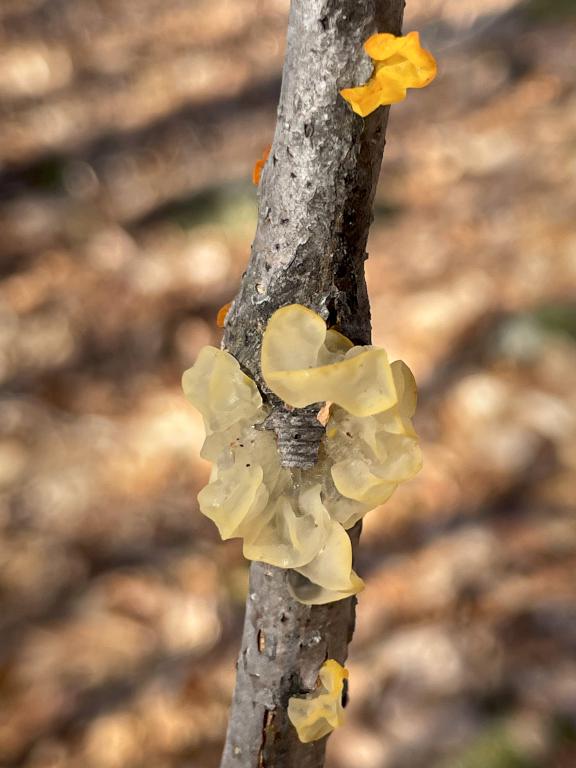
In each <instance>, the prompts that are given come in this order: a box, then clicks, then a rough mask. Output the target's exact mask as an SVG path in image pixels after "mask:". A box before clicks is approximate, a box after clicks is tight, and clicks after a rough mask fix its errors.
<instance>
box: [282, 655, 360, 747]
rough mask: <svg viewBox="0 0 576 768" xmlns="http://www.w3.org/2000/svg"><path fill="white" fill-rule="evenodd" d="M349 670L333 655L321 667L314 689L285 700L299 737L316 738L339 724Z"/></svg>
mask: <svg viewBox="0 0 576 768" xmlns="http://www.w3.org/2000/svg"><path fill="white" fill-rule="evenodd" d="M347 681H348V670H347V669H346V667H343V666H342V665H341V664H339V663H338V662H337V661H335V660H334V659H328V661H325V662H324V664H323V665H322V666H321V668H320V672H319V674H318V683H317V687H316V690H314V691H312V693H308V694H306V695H304V696H292V697H291V698H290V699H289V701H288V718H289V720H290V722H291V723H292V725H293V726H294V728H296V731H297V733H298V738H299V739H300V741H302V742H304V743H307V742H310V741H316V740H317V739H321V738H323V737H324V736H327V735H328V734H329V733H331V732H332V731H333V730H334V728H338V726H339V725H342V722H343V720H344V700H345V693H346V691H345V687H346V686H347Z"/></svg>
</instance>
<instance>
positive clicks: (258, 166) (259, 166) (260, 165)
mask: <svg viewBox="0 0 576 768" xmlns="http://www.w3.org/2000/svg"><path fill="white" fill-rule="evenodd" d="M271 149H272V144H268V146H267V147H266V148H265V149H264V152H262V157H261V158H260V160H256V162H255V163H254V168H253V169H252V184H255V185H256V186H258V184H260V176H261V175H262V171H263V169H264V166H265V165H266V161H267V160H268V157H269V156H270V150H271Z"/></svg>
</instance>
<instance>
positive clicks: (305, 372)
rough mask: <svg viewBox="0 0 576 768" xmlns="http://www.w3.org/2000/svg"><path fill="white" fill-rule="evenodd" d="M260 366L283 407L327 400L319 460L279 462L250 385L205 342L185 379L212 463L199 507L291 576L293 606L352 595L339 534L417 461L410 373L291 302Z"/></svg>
mask: <svg viewBox="0 0 576 768" xmlns="http://www.w3.org/2000/svg"><path fill="white" fill-rule="evenodd" d="M261 369H262V376H263V378H264V381H265V382H266V385H267V386H268V387H269V388H270V390H271V391H272V392H273V393H274V394H276V395H277V396H278V397H280V398H281V399H282V400H283V401H284V402H285V403H286V404H287V405H288V406H291V407H293V408H303V407H305V406H309V405H311V404H313V403H317V404H319V405H318V407H319V409H320V405H321V404H324V403H326V402H329V403H330V406H329V416H328V420H327V423H326V427H325V433H324V435H323V437H322V442H321V445H320V450H319V455H318V461H317V463H316V464H315V465H314V466H313V467H311V468H309V469H297V468H289V467H284V466H282V463H281V459H280V456H279V454H278V451H277V446H276V438H275V435H274V433H273V432H272V431H270V430H267V429H265V427H264V424H263V422H264V421H265V420H266V418H267V417H268V415H269V413H270V408H269V407H268V406H267V405H266V404H265V403H264V402H263V400H262V397H261V395H260V392H259V390H258V387H257V386H256V384H255V383H254V382H253V381H252V379H250V378H249V377H248V376H246V374H245V373H244V372H243V371H242V370H241V368H240V365H239V364H238V362H237V361H236V360H235V359H234V358H233V357H232V355H230V354H229V353H228V352H225V351H223V350H219V349H216V348H214V347H204V348H203V349H202V351H201V352H200V354H199V355H198V358H197V360H196V363H195V364H194V366H193V367H192V368H190V369H189V370H188V371H186V373H185V374H184V377H183V387H184V392H185V394H186V396H187V398H188V399H189V400H190V401H191V402H192V404H193V405H195V406H196V407H197V408H198V410H199V411H200V412H201V414H202V416H203V418H204V423H205V427H206V440H205V442H204V445H203V447H202V451H201V455H202V456H203V457H204V458H206V459H208V460H209V461H212V462H213V463H214V466H213V470H212V474H211V477H210V482H209V483H208V485H207V486H206V487H205V488H204V489H203V490H202V491H201V492H200V494H199V496H198V501H199V504H200V509H201V511H202V512H203V513H204V514H205V515H206V516H207V517H209V518H210V519H211V520H213V521H214V522H215V523H216V525H217V527H218V530H219V531H220V535H221V536H222V538H223V539H228V538H232V537H240V538H242V539H243V551H244V555H245V556H246V557H247V558H248V559H250V560H259V561H262V562H265V563H270V564H271V565H275V566H278V567H280V568H287V569H290V572H289V586H290V589H291V591H292V593H293V595H294V596H295V597H296V598H297V599H298V600H300V601H301V602H303V603H307V604H314V605H318V604H322V603H328V602H333V601H335V600H340V599H342V598H345V597H348V596H350V595H353V594H356V593H357V592H359V591H360V590H361V589H362V587H363V582H362V580H361V579H360V578H359V577H358V576H357V575H356V573H355V572H354V571H353V569H352V545H351V542H350V538H349V536H348V533H347V531H348V529H350V528H351V527H352V526H353V525H354V524H355V523H356V522H357V521H358V520H360V518H362V517H363V516H364V515H365V514H366V512H368V511H369V510H370V509H373V508H374V507H375V506H378V505H379V504H382V503H383V502H384V501H386V500H387V499H388V498H389V497H390V495H391V494H392V493H393V491H394V489H395V488H396V487H397V486H398V484H399V483H401V482H403V481H404V480H408V479H409V478H411V477H412V476H413V475H415V474H416V472H418V470H419V469H420V466H421V454H420V449H419V446H418V440H417V437H416V434H415V432H414V429H413V426H412V421H411V417H412V415H413V413H414V409H415V406H416V385H415V382H414V379H413V377H412V374H411V373H410V371H409V369H408V367H407V366H406V365H405V364H404V363H402V362H401V361H396V362H394V363H392V364H391V365H390V364H389V362H388V358H387V355H386V352H385V351H384V350H383V349H379V348H377V347H373V346H354V345H353V344H352V342H351V341H349V339H347V338H346V337H344V336H343V335H342V334H340V333H338V332H337V331H335V330H332V329H327V328H326V324H325V323H324V320H322V318H321V317H320V316H319V315H317V314H316V313H315V312H313V311H312V310H310V309H307V308H306V307H303V306H301V305H299V304H292V305H290V306H287V307H283V308H281V309H279V310H277V311H276V312H275V313H274V314H273V315H272V317H271V318H270V320H269V322H268V325H267V327H266V330H265V332H264V335H263V339H262V354H261Z"/></svg>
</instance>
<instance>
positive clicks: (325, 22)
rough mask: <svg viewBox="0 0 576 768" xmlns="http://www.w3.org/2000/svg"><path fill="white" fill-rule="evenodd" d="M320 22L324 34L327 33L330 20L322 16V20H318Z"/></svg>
mask: <svg viewBox="0 0 576 768" xmlns="http://www.w3.org/2000/svg"><path fill="white" fill-rule="evenodd" d="M318 21H319V22H320V26H321V27H322V29H323V30H324V32H326V30H327V29H328V18H327V17H326V16H322V18H321V19H318Z"/></svg>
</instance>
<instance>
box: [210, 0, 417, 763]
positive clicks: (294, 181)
mask: <svg viewBox="0 0 576 768" xmlns="http://www.w3.org/2000/svg"><path fill="white" fill-rule="evenodd" d="M403 8H404V0H292V5H291V10H290V17H289V23H288V38H287V50H286V59H285V64H284V72H283V80H282V91H281V95H280V104H279V107H278V121H277V125H276V132H275V136H274V142H273V145H272V150H271V153H270V159H269V161H268V163H267V165H266V168H265V170H264V173H263V177H262V181H261V184H260V207H259V218H258V227H257V231H256V236H255V240H254V244H253V246H252V253H251V258H250V261H249V264H248V268H247V271H246V274H245V276H244V278H243V281H242V285H241V288H240V291H239V293H238V295H237V297H236V299H235V301H234V304H233V306H232V309H231V311H230V312H229V314H228V317H227V324H226V332H225V336H224V346H225V347H226V349H228V350H229V351H230V352H231V353H232V354H233V355H234V356H235V357H236V358H237V359H238V360H239V361H240V363H241V365H242V366H243V368H244V369H245V371H246V372H247V373H249V375H250V376H251V377H252V378H253V379H254V380H255V381H257V382H258V384H259V385H260V387H261V390H262V392H263V393H264V395H265V396H267V397H268V398H269V400H270V402H271V403H272V404H273V406H274V413H273V417H272V420H271V424H272V426H273V428H274V429H275V431H276V433H277V435H278V438H279V446H281V450H282V456H283V461H284V463H285V464H286V465H288V466H295V467H298V466H300V467H305V466H309V465H310V463H311V462H313V460H314V455H315V448H316V446H317V444H318V436H319V432H318V423H317V421H316V419H315V413H316V410H317V409H316V410H315V409H314V408H312V409H302V410H301V411H298V412H294V411H292V412H291V411H290V410H289V409H286V408H284V407H283V406H282V405H281V404H280V403H279V402H278V401H277V400H275V399H274V397H273V396H272V395H271V393H270V392H268V390H267V389H266V386H265V385H264V382H263V381H262V377H261V372H260V368H259V357H260V344H261V338H262V332H263V330H264V328H265V326H266V323H267V321H268V319H269V317H270V315H271V314H272V313H273V312H274V311H275V310H276V309H278V308H279V307H281V306H284V305H286V304H292V303H299V304H304V305H305V306H307V307H310V308H311V309H313V310H315V311H316V312H318V313H319V314H320V315H322V316H323V317H324V318H325V319H326V320H327V322H328V323H329V325H330V326H335V327H336V328H338V329H339V330H340V331H341V332H342V333H344V334H345V335H346V336H348V337H349V338H350V339H351V340H352V341H353V342H354V343H355V344H367V343H370V307H369V302H368V295H367V291H366V283H365V279H364V261H365V259H366V257H367V254H366V241H367V237H368V230H369V227H370V222H371V218H372V202H373V197H374V192H375V188H376V183H377V180H378V175H379V171H380V164H381V160H382V152H383V148H384V138H385V129H386V121H387V117H388V109H386V108H381V109H379V110H377V111H376V112H375V113H373V114H372V115H370V116H369V117H368V118H366V119H364V120H363V119H361V118H359V117H358V116H357V115H355V114H354V113H353V112H352V111H351V110H350V108H349V107H348V105H347V104H346V103H345V102H344V100H343V99H342V98H341V97H340V96H339V95H338V91H339V89H340V88H344V87H349V86H354V85H359V84H361V83H363V82H365V81H366V80H367V79H368V77H369V76H370V74H371V71H372V66H371V63H370V61H369V59H368V58H367V57H366V55H365V54H364V52H363V48H362V45H363V43H364V41H365V40H366V39H367V38H368V37H369V36H370V35H371V34H373V33H374V32H377V31H380V32H392V33H394V34H399V33H400V30H401V25H402V13H403ZM295 425H296V426H297V428H295ZM350 533H351V534H352V536H351V538H352V540H353V542H355V541H356V542H357V539H358V535H359V529H358V530H356V531H351V532H350ZM286 582H287V572H286V571H284V570H282V569H279V568H275V567H273V566H269V565H266V564H263V563H252V565H251V568H250V586H249V595H248V599H247V604H246V618H245V624H244V631H243V637H242V646H241V650H240V655H239V658H238V664H237V681H236V689H235V693H234V699H233V703H232V709H231V713H230V720H229V726H228V734H227V738H226V745H225V749H224V754H223V757H222V763H221V768H321V766H322V765H323V763H324V751H325V741H326V740H325V739H323V740H321V741H318V742H314V743H312V744H302V743H301V742H300V741H299V740H298V737H297V735H296V731H295V730H294V728H293V727H292V725H291V724H290V722H289V721H288V718H287V715H286V706H287V703H288V699H289V698H290V696H292V695H294V694H298V693H302V692H305V691H307V690H313V688H314V686H315V683H316V678H317V674H318V670H319V668H320V666H321V664H322V663H323V662H324V660H325V659H326V658H334V659H336V660H338V661H339V662H341V663H343V662H344V661H345V659H346V656H347V648H348V643H349V642H350V640H351V637H352V633H353V630H354V615H355V600H354V599H347V600H341V601H339V602H336V603H331V604H328V605H325V606H313V607H310V606H305V605H302V604H300V603H298V602H297V601H295V600H294V599H293V598H292V597H291V595H290V593H289V591H288V589H287V583H286ZM351 682H352V693H353V681H351Z"/></svg>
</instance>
